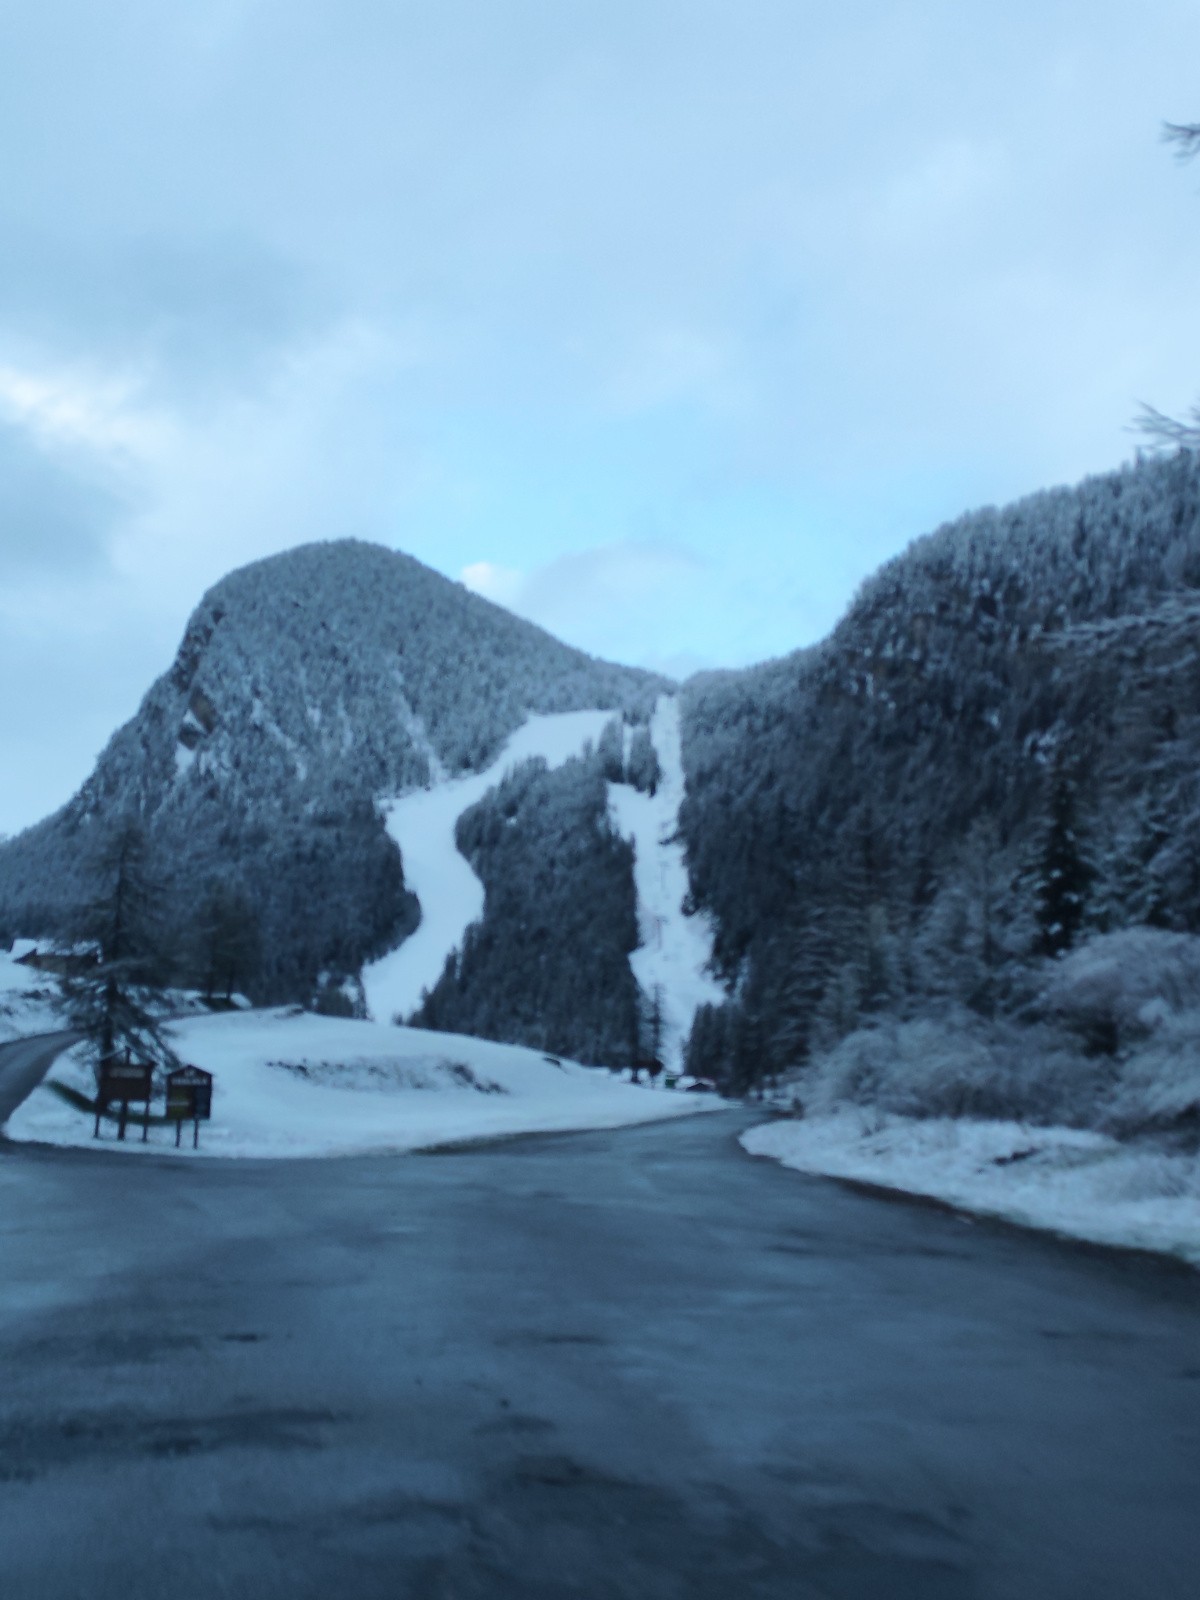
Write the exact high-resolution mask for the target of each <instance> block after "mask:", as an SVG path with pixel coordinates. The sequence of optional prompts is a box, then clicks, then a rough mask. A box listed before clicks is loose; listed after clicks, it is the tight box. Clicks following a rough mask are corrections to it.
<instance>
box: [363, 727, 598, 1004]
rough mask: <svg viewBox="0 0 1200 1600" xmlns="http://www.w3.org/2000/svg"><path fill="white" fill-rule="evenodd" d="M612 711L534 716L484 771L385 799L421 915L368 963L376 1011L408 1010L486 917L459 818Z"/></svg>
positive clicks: (566, 749) (578, 741)
mask: <svg viewBox="0 0 1200 1600" xmlns="http://www.w3.org/2000/svg"><path fill="white" fill-rule="evenodd" d="M612 716H613V713H612V712H611V711H568V712H564V713H562V714H561V715H558V716H537V717H530V718H529V720H528V721H527V722H526V723H525V724H524V726H523V727H521V728H519V729H518V730H517V732H516V733H514V734H513V736H512V738H511V739H510V740H509V741H508V743H507V744H506V745H505V746H504V749H503V750H502V751H501V753H500V755H499V756H498V757H497V758H496V760H495V761H493V763H492V765H491V766H490V767H488V768H487V770H486V771H485V772H479V773H472V774H470V775H469V776H467V777H463V778H453V779H451V780H450V781H449V782H446V783H435V784H434V785H433V786H432V787H431V788H429V789H418V790H416V791H415V792H414V793H413V794H408V795H404V796H402V797H401V798H400V799H399V800H393V801H392V802H391V803H390V805H388V806H387V808H386V809H387V828H388V832H389V833H390V834H391V836H392V838H393V839H394V840H395V841H396V843H397V844H398V845H399V847H400V855H401V857H402V859H403V862H404V881H405V883H406V884H407V885H408V887H409V889H411V890H412V892H413V893H414V894H415V895H416V897H417V899H418V900H419V901H420V903H421V921H420V925H419V926H418V928H417V930H416V932H415V933H413V934H411V935H410V937H409V938H407V939H406V940H405V941H404V943H403V944H402V945H401V946H400V947H399V949H396V950H392V951H389V953H388V954H387V955H386V956H384V957H382V959H381V960H379V961H375V962H372V963H371V964H370V965H369V966H366V967H364V968H363V975H362V981H363V990H364V992H365V994H366V999H367V1005H368V1007H369V1008H370V1011H371V1015H372V1016H373V1017H376V1018H377V1019H378V1020H379V1021H381V1022H390V1021H391V1020H392V1019H393V1018H394V1017H407V1016H410V1015H411V1014H412V1012H414V1011H415V1010H416V1009H417V1007H418V1006H419V1005H420V1003H421V995H422V992H423V991H424V990H426V989H432V988H433V986H434V984H435V983H436V982H437V980H438V979H439V978H440V977H441V975H442V968H443V967H444V966H445V965H446V958H447V956H449V955H450V954H451V952H452V951H454V950H457V949H458V948H459V946H460V945H461V944H462V942H463V936H464V934H465V933H466V931H467V929H468V927H469V926H470V925H471V923H472V922H478V921H479V920H480V918H481V917H482V916H483V885H482V883H480V881H479V879H478V878H477V877H476V876H475V873H474V872H473V871H472V870H471V866H470V864H469V863H468V862H467V861H466V860H465V859H464V858H463V857H462V856H461V855H460V854H459V852H458V847H457V845H456V844H455V842H454V830H455V827H456V825H457V823H458V819H459V817H461V816H462V814H463V812H464V811H465V810H466V809H467V808H468V806H473V805H475V803H476V802H477V801H479V800H482V799H483V797H484V795H485V794H487V792H488V790H489V789H493V788H495V786H496V785H497V784H498V783H499V782H500V781H501V779H502V778H503V777H504V776H505V774H506V773H508V772H510V771H511V770H512V769H513V768H514V767H517V766H520V764H521V763H522V762H523V761H529V760H531V759H532V758H533V757H535V756H540V757H541V758H542V759H543V760H544V761H545V762H546V763H547V764H548V765H549V766H551V767H558V766H561V765H562V763H563V762H564V761H569V760H570V759H571V757H572V756H577V755H579V754H580V753H581V752H582V750H583V747H584V745H585V744H586V743H587V742H588V741H589V740H591V741H592V742H593V743H595V742H596V741H597V740H598V739H599V738H600V735H601V733H602V732H603V730H604V727H605V725H606V724H607V723H608V722H610V721H611V720H612Z"/></svg>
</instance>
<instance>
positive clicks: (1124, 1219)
mask: <svg viewBox="0 0 1200 1600" xmlns="http://www.w3.org/2000/svg"><path fill="white" fill-rule="evenodd" d="M741 1142H742V1145H743V1146H744V1148H745V1149H746V1150H748V1151H749V1152H750V1154H751V1155H756V1156H771V1157H774V1159H775V1160H777V1161H781V1162H782V1163H783V1164H784V1166H787V1167H793V1168H795V1169H796V1170H797V1171H800V1172H810V1173H814V1174H818V1175H821V1176H825V1177H835V1178H855V1179H858V1180H860V1181H864V1182H867V1183H874V1184H880V1185H882V1186H884V1187H886V1188H889V1189H896V1190H898V1191H902V1192H904V1193H907V1194H920V1195H930V1196H933V1197H934V1198H936V1199H938V1200H944V1201H946V1202H948V1203H949V1204H951V1205H954V1206H959V1207H961V1208H962V1209H963V1210H964V1211H971V1212H975V1213H976V1214H978V1215H980V1216H990V1217H999V1218H1002V1219H1004V1220H1005V1221H1009V1222H1016V1223H1020V1224H1022V1225H1023V1226H1025V1227H1031V1228H1043V1229H1047V1230H1049V1231H1051V1232H1054V1233H1059V1234H1065V1235H1067V1236H1069V1237H1071V1238H1074V1239H1086V1240H1091V1241H1093V1242H1094V1243H1097V1244H1107V1245H1120V1246H1126V1247H1133V1248H1136V1249H1142V1250H1157V1251H1161V1252H1164V1253H1166V1254H1168V1255H1174V1256H1179V1257H1181V1258H1182V1259H1183V1260H1185V1261H1189V1262H1191V1263H1192V1264H1193V1265H1194V1266H1197V1267H1200V1156H1195V1155H1184V1154H1171V1153H1167V1152H1166V1151H1164V1150H1159V1149H1155V1148H1153V1147H1148V1146H1145V1145H1131V1144H1122V1143H1119V1142H1118V1141H1117V1140H1115V1139H1110V1138H1108V1137H1106V1136H1105V1135H1103V1134H1099V1133H1087V1132H1082V1131H1079V1130H1077V1129H1073V1128H1038V1127H1028V1126H1024V1125H1022V1124H1020V1123H1016V1122H970V1121H961V1120H951V1119H949V1118H931V1119H927V1120H920V1121H918V1120H915V1119H913V1118H908V1117H900V1116H891V1115H887V1114H885V1113H881V1112H872V1111H861V1110H857V1109H854V1110H846V1111H842V1112H837V1113H834V1114H832V1115H829V1116H818V1117H808V1118H801V1119H797V1120H793V1119H790V1118H787V1119H780V1120H779V1121H776V1122H770V1123H767V1124H765V1125H763V1126H761V1127H757V1128H751V1129H750V1130H749V1132H747V1133H745V1134H743V1135H742V1141H741Z"/></svg>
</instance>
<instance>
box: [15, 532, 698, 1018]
mask: <svg viewBox="0 0 1200 1600" xmlns="http://www.w3.org/2000/svg"><path fill="white" fill-rule="evenodd" d="M666 687H668V685H667V684H666V683H665V682H664V681H663V680H661V679H657V678H655V677H653V676H652V675H650V674H648V673H644V672H639V671H636V670H634V669H632V668H628V667H621V666H614V665H610V664H608V663H605V662H601V661H597V660H594V659H592V658H591V657H589V656H586V655H584V654H583V653H582V652H581V651H578V650H573V649H571V648H569V647H568V646H566V645H564V644H561V643H560V642H559V641H558V640H556V639H553V638H551V637H550V635H549V634H547V633H545V632H543V631H542V630H541V629H539V628H537V627H535V626H533V625H532V624H531V623H528V622H524V621H522V620H520V619H519V618H517V617H514V616H512V615H510V614H509V613H508V612H506V611H504V610H502V609H501V608H500V607H498V606H495V605H493V604H491V603H490V602H489V601H487V600H484V599H482V598H480V597H479V596H477V595H475V594H472V593H470V592H469V591H468V590H466V589H465V588H463V587H462V586H461V585H460V584H457V583H453V582H450V581H449V580H447V579H446V578H443V577H441V576H440V575H439V574H437V573H435V572H433V571H431V570H430V569H429V568H427V567H424V566H423V565H422V564H421V563H420V562H418V561H415V560H413V559H412V558H411V557H408V556H405V555H400V554H397V553H395V552H393V551H389V550H386V549H383V548H380V547H378V546H375V545H370V544H365V543H360V542H357V541H342V542H337V543H328V544H315V545H308V546H304V547H302V548H299V549H296V550H292V551H289V552H287V553H286V554H283V555H279V556H274V557H272V558H270V559H268V560H265V561H259V562H256V563H254V564H253V565H251V566H248V567H245V568H243V569H241V570H240V571H237V572H234V573H232V574H231V575H230V576H228V577H227V578H225V579H223V580H222V581H221V582H220V583H218V584H217V585H216V586H215V587H214V588H213V589H212V590H210V591H209V593H208V594H207V595H205V597H204V599H203V600H202V601H201V603H200V605H199V606H198V607H197V609H196V611H195V613H194V615H193V616H192V618H191V620H190V621H189V623H188V626H187V629H186V632H185V634H184V638H183V641H182V643H181V645H180V647H179V651H178V654H177V655H176V658H175V661H174V662H173V664H172V665H171V667H170V669H169V670H168V671H167V672H166V673H164V674H163V676H162V677H161V678H159V679H158V681H157V682H156V683H155V684H154V685H153V687H152V688H151V689H150V691H149V693H148V694H147V695H146V698H145V700H144V701H143V703H142V705H141V708H140V709H139V711H138V713H137V715H136V716H135V717H134V718H133V719H132V720H131V721H130V722H129V723H127V724H126V725H125V726H124V727H123V728H121V729H120V730H119V732H117V733H116V734H115V735H114V737H113V739H112V740H111V742H110V743H109V745H108V747H107V748H106V750H105V751H104V753H103V754H102V756H101V757H100V760H99V762H98V763H97V766H96V769H95V771H94V773H93V774H92V776H91V777H90V778H89V779H88V781H87V782H86V783H85V784H84V786H83V787H82V789H81V790H80V791H79V793H78V794H77V795H76V796H75V797H74V798H73V799H72V800H71V801H70V802H69V803H68V804H67V805H66V806H65V807H64V808H63V809H62V810H61V811H59V812H58V813H56V814H55V815H54V816H52V817H50V818H49V819H47V820H46V821H45V822H43V823H41V824H39V825H37V826H36V827H34V828H32V829H30V830H28V831H27V832H26V833H24V834H22V835H20V836H19V837H18V838H16V839H14V840H12V841H9V842H8V843H7V844H5V845H4V846H2V847H0V933H2V932H3V929H4V928H5V927H7V928H8V930H9V932H10V935H11V934H40V933H53V932H57V931H59V930H61V928H62V927H63V926H64V924H65V922H66V921H67V920H68V917H69V913H70V910H71V908H72V906H73V905H75V904H77V903H78V902H79V901H80V900H81V899H82V898H86V896H87V894H88V893H89V868H90V863H91V862H92V861H93V860H94V858H95V855H96V847H97V845H98V843H99V842H100V840H101V839H102V838H103V836H104V834H105V832H106V830H107V829H108V827H109V826H110V825H111V824H112V823H113V822H114V820H115V819H116V818H118V817H121V816H125V815H129V814H134V815H136V816H138V817H140V818H141V819H142V820H143V821H144V823H145V826H146V828H147V830H148V833H149V836H150V840H151V844H152V854H153V860H154V863H155V869H156V872H157V874H158V876H159V877H160V878H161V879H162V880H163V882H164V884H165V888H166V893H167V901H168V904H167V906H166V908H165V909H166V913H167V914H166V917H165V921H166V923H167V924H169V926H170V927H171V929H172V931H173V934H174V936H175V939H176V942H177V943H182V944H185V945H186V943H187V940H188V938H189V934H190V933H191V932H194V933H196V934H197V936H199V935H200V933H201V932H202V930H200V929H199V927H198V923H199V921H202V920H203V915H202V913H203V907H204V905H205V903H206V897H211V896H212V895H213V894H214V893H218V894H221V893H223V894H225V895H226V897H227V898H228V897H230V896H232V897H233V898H234V900H235V903H236V905H239V906H241V907H242V908H243V909H244V910H248V911H249V912H250V913H251V914H252V916H253V920H254V923H255V929H254V933H255V940H254V943H255V946H256V950H255V956H254V960H253V967H254V970H253V972H252V973H249V974H247V975H246V976H245V978H244V980H243V981H246V982H249V983H250V984H251V985H252V987H253V988H254V990H255V992H256V993H258V994H259V995H260V996H261V997H264V998H307V997H309V996H310V995H311V993H312V990H313V988H314V986H315V985H316V984H317V983H318V981H319V980H320V978H321V977H322V975H326V974H327V975H330V976H331V977H332V978H333V979H335V980H337V979H341V978H344V977H346V976H348V975H351V974H354V973H356V972H357V971H358V969H359V968H360V966H361V964H362V962H363V961H364V959H367V958H369V957H372V956H377V955H379V954H382V953H383V951H384V950H386V949H387V948H389V947H390V946H392V945H394V944H396V943H397V942H398V941H399V940H400V939H401V938H402V937H403V936H404V935H405V934H406V933H408V932H409V931H411V929H412V928H413V926H414V925H415V924H416V921H417V918H418V915H419V911H418V908H417V906H416V904H415V902H414V900H413V897H412V895H411V894H410V893H409V892H408V890H407V889H406V886H405V883H404V875H403V865H402V861H401V856H400V853H399V852H398V850H397V849H396V846H395V844H394V843H393V841H392V840H391V838H390V837H389V835H388V833H387V830H386V826H385V821H384V814H383V810H382V804H383V803H384V802H388V801H391V800H393V799H395V798H396V797H398V796H402V795H404V794H405V793H408V792H411V791H413V790H414V789H417V788H420V787H423V786H425V785H426V784H429V783H432V782H437V781H440V780H442V779H445V778H453V777H454V776H456V775H462V774H466V773H471V772H475V771H479V770H482V769H484V768H486V767H487V765H488V764H489V763H490V762H491V761H492V760H493V758H494V757H495V756H496V755H497V753H498V751H499V750H500V748H501V746H502V745H503V744H504V742H505V740H506V739H508V738H509V737H510V736H511V735H512V734H513V733H515V732H516V730H517V729H518V728H520V727H521V726H522V724H523V723H524V722H525V720H526V719H527V718H528V717H529V716H531V715H539V714H540V715H551V714H558V713H564V712H578V711H585V710H587V711H609V712H616V713H618V714H619V715H623V716H627V717H629V718H631V719H639V720H641V721H643V722H644V721H645V720H646V719H647V718H648V717H649V715H650V713H651V710H652V708H653V706H654V704H655V701H656V699H657V697H658V695H659V693H660V692H661V691H662V690H663V689H664V688H666ZM178 954H179V958H180V959H184V960H186V959H187V952H186V950H184V951H181V952H178Z"/></svg>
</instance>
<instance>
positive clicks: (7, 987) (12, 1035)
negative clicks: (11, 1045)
mask: <svg viewBox="0 0 1200 1600" xmlns="http://www.w3.org/2000/svg"><path fill="white" fill-rule="evenodd" d="M37 948H38V945H37V943H36V941H35V940H33V939H18V940H17V941H16V943H15V944H14V945H13V947H12V949H11V950H8V951H4V950H0V1044H5V1043H6V1042H7V1041H8V1040H9V1039H23V1038H25V1037H26V1035H28V1034H31V1033H52V1032H53V1031H54V1030H55V1028H61V1027H62V1025H63V1024H62V1020H61V1018H60V1016H59V1013H58V1012H57V1011H56V1010H55V1006H54V1002H55V1000H56V999H57V996H58V985H57V983H56V982H55V980H54V975H53V973H49V972H39V971H38V969H37V968H36V967H28V966H25V965H23V964H22V963H21V962H20V961H18V959H17V957H18V956H23V955H27V954H29V953H30V952H31V951H33V950H36V949H37Z"/></svg>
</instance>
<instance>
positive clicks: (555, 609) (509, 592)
mask: <svg viewBox="0 0 1200 1600" xmlns="http://www.w3.org/2000/svg"><path fill="white" fill-rule="evenodd" d="M707 576H708V572H707V567H706V564H705V562H704V561H702V560H701V559H700V558H699V557H698V556H697V555H695V554H694V553H693V552H692V551H690V550H688V549H686V548H684V547H683V546H680V545H672V544H669V543H666V542H663V541H651V540H640V541H639V540H624V541H618V542H614V543H612V544H606V545H598V546H595V547H593V548H591V549H588V550H579V551H574V552H572V553H571V554H570V555H565V556H559V557H557V558H556V559H555V560H553V561H548V562H546V563H545V564H543V565H542V566H539V567H535V568H534V569H533V570H532V571H531V572H529V573H526V574H521V573H519V572H517V571H515V570H514V569H512V568H509V567H502V566H498V565H497V564H496V563H494V562H490V561H477V562H473V563H471V564H470V565H469V566H467V567H465V568H464V569H463V571H462V573H461V577H462V581H463V582H464V583H465V584H466V585H467V587H468V588H470V589H474V590H475V592H476V593H477V594H483V595H486V596H487V598H488V599H489V600H495V601H497V603H498V604H501V605H504V606H506V607H507V608H508V609H509V610H511V611H515V612H516V613H517V614H518V615H519V616H523V617H526V618H527V619H528V620H529V621H530V622H536V623H537V624H538V626H539V627H542V628H545V629H546V630H547V631H548V632H550V633H553V634H555V635H556V636H557V637H559V638H561V639H565V640H566V641H567V642H568V643H571V644H574V645H577V646H579V647H580V648H581V649H584V650H587V651H589V652H591V653H592V654H594V655H607V656H610V657H611V656H616V657H617V658H618V659H620V660H623V661H631V662H634V663H635V664H638V665H646V666H649V665H651V664H653V665H654V666H655V669H656V670H660V671H668V672H669V671H670V669H669V668H668V667H667V666H666V665H665V664H664V663H665V662H666V661H667V660H668V659H671V660H672V661H675V662H676V663H677V661H678V660H679V659H691V655H692V653H691V652H689V651H687V650H682V649H680V648H673V647H672V642H673V640H674V638H675V637H676V636H677V635H679V634H680V632H681V631H682V633H683V636H684V637H685V638H686V637H687V636H688V628H689V623H688V612H689V605H690V604H691V603H692V602H693V601H694V597H695V595H696V592H697V590H698V588H699V587H701V586H702V585H703V583H704V581H705V579H706V577H707ZM664 641H666V646H665V648H664ZM697 659H700V660H703V659H705V658H703V657H699V658H697Z"/></svg>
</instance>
